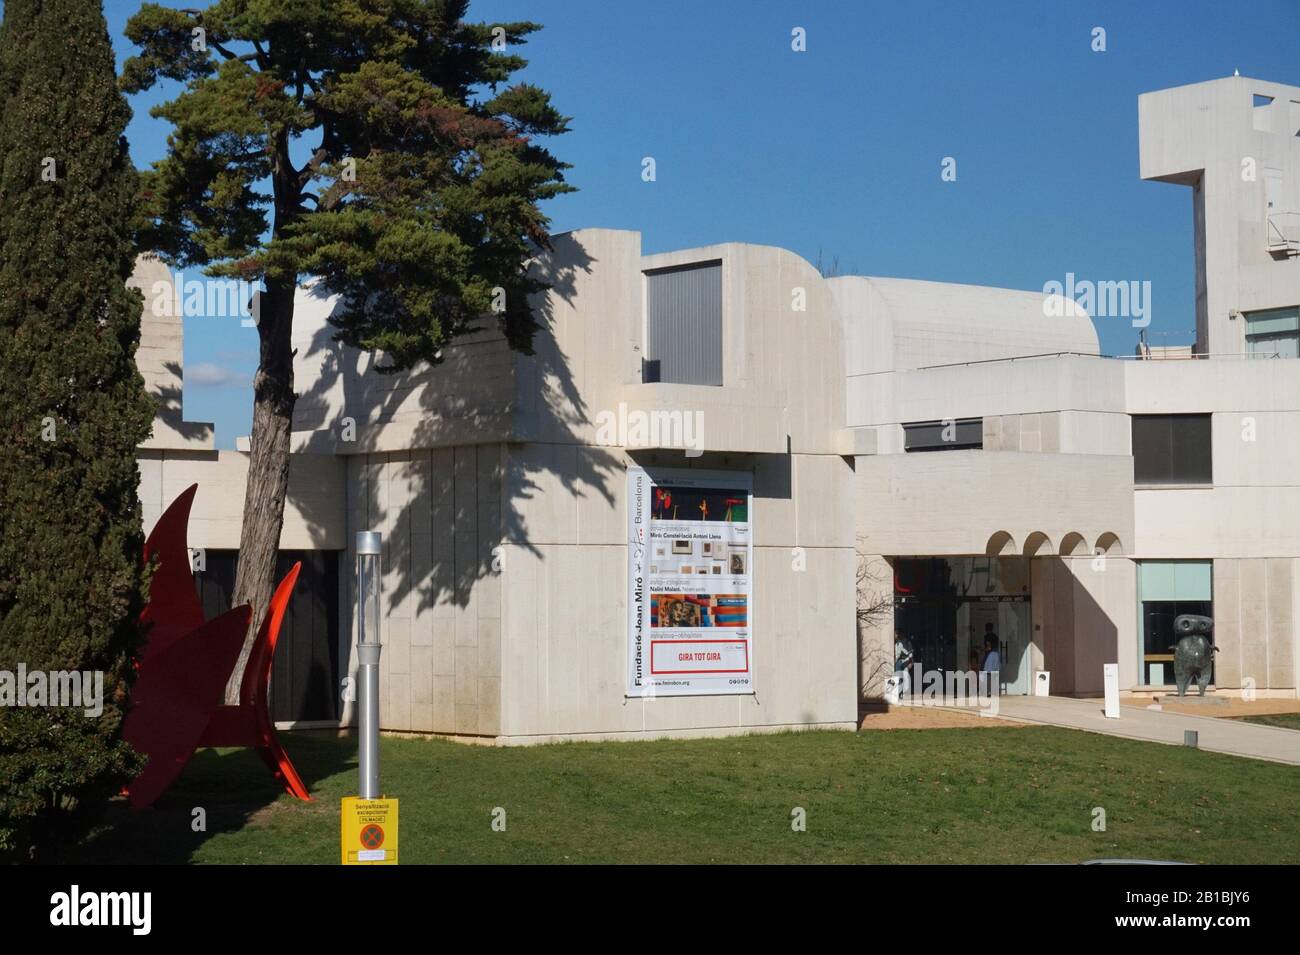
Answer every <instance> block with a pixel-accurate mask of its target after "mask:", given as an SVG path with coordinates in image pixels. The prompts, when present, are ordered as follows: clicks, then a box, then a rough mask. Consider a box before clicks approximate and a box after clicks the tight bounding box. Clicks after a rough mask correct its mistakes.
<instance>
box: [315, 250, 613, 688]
mask: <svg viewBox="0 0 1300 955" xmlns="http://www.w3.org/2000/svg"><path fill="white" fill-rule="evenodd" d="M553 241H554V249H553V251H552V252H551V253H549V254H546V255H543V256H541V257H539V259H538V260H536V261H535V262H534V263H533V266H532V268H533V271H534V274H535V275H537V277H539V278H541V279H542V280H543V281H545V282H547V283H549V284H550V286H551V291H550V293H549V294H547V293H540V294H538V295H536V296H534V298H533V299H532V303H533V307H534V317H535V318H536V320H537V322H538V325H539V328H538V330H537V334H536V336H535V338H534V343H533V344H534V350H535V351H534V354H533V355H531V356H525V355H522V354H520V353H518V352H515V351H512V350H511V349H510V348H509V346H508V345H507V343H506V341H505V338H504V336H503V335H502V334H501V333H500V331H499V330H498V329H497V328H496V327H495V323H494V321H493V320H491V319H487V320H485V322H484V327H483V328H481V329H479V330H476V331H475V332H473V333H472V334H470V335H468V336H466V337H465V338H463V339H460V340H458V341H457V342H455V343H453V344H452V345H450V346H448V347H447V348H446V349H445V350H444V353H443V357H442V360H441V361H440V362H439V363H438V364H436V365H434V366H429V365H423V366H419V367H416V368H414V369H411V370H409V371H406V372H401V373H396V374H384V375H381V374H377V373H374V372H371V371H370V369H371V368H372V367H373V365H374V364H375V362H376V359H375V357H374V356H372V355H369V354H366V353H364V352H361V351H359V350H357V349H353V348H349V347H346V346H344V345H342V344H341V343H339V342H336V341H334V340H333V334H334V329H333V327H332V326H331V325H329V324H328V322H322V323H319V324H318V326H317V327H314V328H311V329H309V330H307V331H306V332H305V333H304V335H303V337H302V338H301V339H298V340H296V341H295V345H296V347H297V348H298V349H299V367H300V368H302V365H303V364H304V363H305V364H306V366H307V367H308V368H309V369H310V370H311V371H310V375H308V374H307V373H304V372H300V378H301V379H303V380H310V382H311V383H310V386H309V387H308V388H307V389H306V390H304V391H303V392H302V393H300V395H299V398H298V405H297V411H296V413H295V417H294V429H295V431H296V432H311V437H310V438H309V439H308V444H307V446H306V450H320V451H335V452H338V453H343V454H346V455H349V460H348V480H347V482H346V483H347V488H348V500H347V504H346V506H347V511H348V532H349V535H351V534H352V533H354V532H355V531H357V530H361V529H368V528H378V529H382V530H383V531H384V532H385V547H384V551H385V562H386V566H385V578H384V584H383V586H384V593H385V599H386V601H387V602H388V603H389V605H390V606H392V607H405V609H406V613H405V614H404V615H408V616H410V617H411V618H412V619H414V618H415V617H416V615H417V614H420V613H421V612H422V611H426V610H429V609H432V608H435V607H437V606H440V605H447V604H451V605H455V606H459V607H465V606H467V605H468V604H469V602H470V599H471V594H472V593H473V591H474V588H475V585H476V584H477V583H478V582H479V581H481V580H484V579H486V578H489V577H491V576H497V575H499V574H500V573H502V571H501V570H500V568H501V561H500V559H499V556H500V553H501V552H500V551H499V550H498V549H497V548H499V547H500V545H502V544H506V545H513V546H517V547H520V548H523V549H524V550H525V551H526V552H527V553H528V554H531V555H533V556H534V557H537V558H538V559H541V556H542V554H541V551H540V550H539V548H538V546H537V543H536V542H535V541H534V539H533V537H534V535H532V534H530V528H529V527H528V526H527V520H526V518H525V515H524V513H523V511H524V509H525V507H526V506H528V504H529V503H530V502H535V501H536V500H537V499H538V498H540V497H543V496H545V495H547V494H554V495H557V496H560V497H561V498H562V500H561V501H560V502H558V503H557V505H556V507H557V512H558V509H559V508H560V507H568V508H570V509H573V508H576V500H575V499H576V498H580V497H586V496H588V495H592V494H596V495H599V496H600V497H601V498H602V499H603V500H605V501H606V502H608V503H609V504H611V505H612V504H613V503H614V501H615V497H614V492H613V486H614V479H615V476H616V475H620V476H621V474H622V473H623V465H622V461H621V460H620V459H619V458H618V457H617V456H616V455H614V454H612V453H610V452H608V451H605V450H602V449H600V448H592V447H583V448H579V447H578V445H580V444H582V443H584V442H586V443H590V440H589V437H588V435H586V434H584V433H583V429H586V428H588V427H589V426H590V425H591V423H592V422H591V412H590V411H589V409H588V408H587V407H586V404H585V402H584V400H583V397H582V393H581V389H580V384H579V382H578V381H577V380H576V379H575V377H574V372H573V366H572V362H571V360H570V358H569V356H568V355H566V354H565V353H564V351H563V350H562V348H561V347H560V344H559V341H558V336H557V327H558V325H559V323H561V322H570V323H571V322H575V321H581V320H590V313H588V314H587V315H581V314H580V313H578V312H577V311H574V310H573V309H572V305H573V303H574V300H575V296H576V294H577V284H578V282H579V280H580V277H581V276H582V275H586V274H590V273H591V271H592V266H593V264H594V263H595V260H594V259H593V258H592V257H591V255H590V254H589V253H588V252H587V250H586V249H585V248H584V247H583V245H582V243H581V240H580V239H579V238H578V237H576V236H573V235H571V234H566V235H560V236H556V237H555V238H554V240H553ZM309 294H310V295H312V296H313V297H314V298H315V300H316V301H317V302H318V303H319V306H318V307H319V311H320V312H323V311H325V309H327V308H328V307H329V306H328V302H329V297H328V296H327V295H325V293H323V292H320V291H318V290H313V291H311V292H310V293H309ZM300 306H301V301H300ZM349 437H351V438H352V439H353V440H351V441H349V440H348V438H349ZM523 442H528V444H527V446H526V448H525V446H524V445H523ZM525 451H526V452H527V453H525ZM572 514H573V516H574V518H575V519H576V510H572ZM543 543H544V541H543ZM349 585H350V577H349ZM408 601H409V603H408ZM348 605H349V607H350V606H351V601H348ZM343 625H344V627H345V632H347V629H348V628H349V622H346V621H345V622H344V624H343ZM342 665H343V667H344V669H345V670H346V667H347V664H346V662H344V663H343V664H342Z"/></svg>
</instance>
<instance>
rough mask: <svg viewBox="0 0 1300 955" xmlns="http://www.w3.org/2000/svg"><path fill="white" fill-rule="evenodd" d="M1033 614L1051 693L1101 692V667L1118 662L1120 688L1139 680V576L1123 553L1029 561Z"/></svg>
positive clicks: (1036, 638)
mask: <svg viewBox="0 0 1300 955" xmlns="http://www.w3.org/2000/svg"><path fill="white" fill-rule="evenodd" d="M1031 574H1032V581H1033V583H1032V588H1033V600H1032V605H1031V606H1032V609H1031V615H1032V619H1033V627H1034V643H1035V645H1036V646H1039V647H1041V652H1042V663H1041V666H1042V668H1044V669H1046V670H1048V671H1049V672H1050V673H1051V674H1052V678H1051V679H1052V683H1051V687H1052V693H1053V694H1054V695H1057V694H1059V695H1067V696H1090V695H1096V694H1100V693H1101V692H1103V690H1104V684H1103V679H1102V678H1103V672H1104V671H1103V667H1104V665H1105V664H1107V663H1118V664H1119V679H1120V686H1121V687H1131V686H1134V685H1135V684H1136V683H1137V677H1138V669H1137V652H1138V643H1137V611H1136V607H1137V574H1136V572H1135V567H1134V564H1133V562H1132V561H1131V560H1129V559H1128V558H1126V557H1120V556H1112V555H1101V556H1093V557H1072V558H1040V559H1036V560H1034V561H1033V565H1032V569H1031Z"/></svg>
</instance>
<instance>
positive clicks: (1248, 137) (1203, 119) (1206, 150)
mask: <svg viewBox="0 0 1300 955" xmlns="http://www.w3.org/2000/svg"><path fill="white" fill-rule="evenodd" d="M1256 94H1262V95H1264V96H1270V97H1272V98H1273V99H1272V102H1271V104H1269V105H1267V106H1261V107H1256V106H1254V105H1253V104H1254V97H1255V95H1256ZM1138 127H1139V134H1140V150H1139V151H1140V164H1141V174H1142V178H1144V179H1157V180H1162V181H1165V182H1172V183H1176V184H1179V185H1185V186H1191V187H1192V190H1193V196H1192V201H1193V209H1194V222H1195V230H1194V234H1195V240H1196V247H1195V261H1196V285H1197V334H1196V341H1197V350H1198V351H1200V352H1206V353H1210V354H1240V353H1241V352H1242V351H1243V350H1244V347H1245V339H1244V332H1243V327H1244V325H1245V322H1244V321H1243V320H1241V319H1235V320H1234V319H1233V318H1232V317H1231V313H1232V312H1233V311H1254V310H1257V309H1266V308H1280V307H1285V306H1292V305H1297V304H1300V257H1294V256H1290V257H1289V256H1286V255H1275V254H1270V253H1269V252H1268V250H1267V229H1268V216H1269V213H1270V212H1274V213H1276V212H1279V211H1280V212H1283V213H1287V214H1291V215H1292V218H1291V219H1290V220H1289V221H1291V222H1293V223H1296V224H1297V225H1300V148H1297V145H1296V144H1297V139H1296V133H1297V132H1298V131H1300V87H1295V86H1284V85H1282V84H1279V83H1267V82H1264V81H1262V80H1255V79H1250V78H1248V77H1244V76H1234V77H1227V78H1225V79H1219V80H1212V81H1210V82H1207V83H1195V84H1192V85H1190V86H1180V87H1177V88H1175V89H1168V90H1160V91H1158V92H1153V93H1146V94H1144V95H1142V96H1140V97H1139V98H1138ZM1270 178H1273V179H1275V180H1276V182H1277V186H1276V187H1275V199H1276V203H1277V205H1276V206H1275V208H1274V209H1272V210H1270V209H1268V208H1267V207H1266V193H1267V192H1268V187H1267V185H1266V183H1267V181H1268V180H1269V179H1270Z"/></svg>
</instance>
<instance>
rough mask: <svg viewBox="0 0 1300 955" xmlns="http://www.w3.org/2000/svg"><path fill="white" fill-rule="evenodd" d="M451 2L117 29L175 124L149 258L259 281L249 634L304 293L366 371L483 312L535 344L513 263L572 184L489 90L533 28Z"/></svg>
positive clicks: (341, 5)
mask: <svg viewBox="0 0 1300 955" xmlns="http://www.w3.org/2000/svg"><path fill="white" fill-rule="evenodd" d="M467 7H468V2H467V0H367V2H366V3H349V2H339V0H293V2H287V0H285V2H266V0H218V2H216V3H213V4H211V5H210V6H208V7H206V8H204V9H202V10H185V11H182V10H175V9H170V8H167V7H162V6H159V5H157V4H153V3H148V4H145V5H143V6H142V7H141V9H140V11H139V12H138V13H137V14H136V15H135V16H134V17H132V18H131V20H130V22H129V23H128V24H127V29H126V34H127V37H128V38H129V39H130V40H131V41H132V42H133V43H135V44H136V46H137V47H139V48H140V50H141V53H140V55H139V56H136V57H133V58H132V59H130V60H128V61H127V62H126V64H125V65H124V67H123V76H122V86H123V88H124V89H125V90H127V91H128V92H136V91H139V90H143V89H147V88H149V87H151V86H152V85H153V84H154V83H156V82H157V81H158V79H159V78H167V79H171V80H177V81H180V82H182V83H184V84H185V89H184V91H183V92H182V93H181V94H180V95H179V96H178V97H177V98H176V99H174V100H172V101H171V102H168V103H165V104H163V105H161V106H158V107H155V108H154V110H153V115H155V116H158V117H161V118H164V119H166V120H168V121H170V122H171V123H172V125H173V127H174V129H173V132H172V135H171V138H170V140H169V151H168V155H167V157H166V158H165V159H163V160H161V161H160V162H158V163H156V164H155V165H154V167H153V169H152V170H150V171H148V172H145V173H144V174H143V183H142V202H143V207H142V213H143V215H144V216H145V217H146V218H147V219H148V220H149V222H150V224H151V229H150V230H147V233H146V234H147V235H148V236H149V239H148V242H149V245H148V247H149V248H151V249H154V250H156V251H157V252H159V253H160V254H161V255H162V256H163V257H164V259H165V260H167V261H168V262H170V263H171V264H173V265H177V266H181V267H186V266H202V267H204V269H205V271H206V272H207V274H209V275H213V276H223V277H227V278H238V279H244V280H248V281H252V282H261V283H263V284H264V286H265V291H264V292H263V293H262V294H261V295H260V297H259V307H258V315H257V328H258V337H259V344H260V357H259V365H258V369H257V374H256V376H255V378H254V382H253V392H254V394H253V430H252V435H251V454H250V459H249V467H248V482H247V486H246V490H245V497H244V520H243V528H242V533H241V537H240V543H239V567H238V571H237V576H236V581H235V594H234V601H235V603H237V604H244V603H247V604H250V605H251V606H252V607H253V620H254V621H257V620H259V619H261V616H262V613H263V611H264V608H265V607H266V605H267V603H268V601H269V599H270V595H271V588H272V584H273V580H272V574H273V572H274V568H275V558H276V550H277V548H278V546H279V540H280V530H281V528H282V526H283V523H284V500H285V495H286V493H287V490H288V483H289V437H290V430H291V427H292V421H293V408H294V403H295V400H296V397H297V396H296V395H295V393H294V384H293V353H292V348H291V344H290V341H291V332H292V324H293V310H294V292H295V289H296V287H297V284H298V282H299V280H300V278H302V277H304V276H308V275H315V276H318V277H320V279H321V281H322V284H323V287H324V288H325V289H326V290H328V291H331V292H336V293H338V294H339V295H340V299H341V307H340V309H339V310H338V311H337V312H336V316H335V321H336V325H337V334H336V337H337V338H339V339H340V340H342V341H343V342H344V343H346V344H349V345H352V346H355V347H359V348H363V349H368V350H374V351H377V352H380V353H381V355H380V361H379V363H378V367H379V369H380V370H385V371H396V370H402V369H406V368H409V367H411V366H412V365H414V364H416V363H418V362H427V363H429V364H437V362H438V361H439V359H440V358H441V355H442V348H443V346H444V345H445V344H447V343H448V342H450V341H452V340H453V339H455V338H456V337H458V336H460V335H463V334H464V333H466V332H467V331H470V330H472V329H474V328H475V327H476V326H479V325H480V323H481V320H482V319H483V318H484V317H485V316H487V317H489V318H494V319H495V320H496V321H497V322H498V323H499V327H500V328H501V329H502V331H503V332H504V335H505V337H506V339H507V340H508V341H509V343H510V344H511V345H512V346H513V347H515V348H518V349H520V350H522V351H525V352H527V351H528V350H529V349H530V348H531V342H532V335H533V331H534V328H535V327H536V323H535V321H534V319H533V317H532V314H531V311H530V308H529V305H528V296H529V294H530V293H532V292H535V291H537V290H538V289H539V288H541V285H540V283H538V282H536V281H535V280H533V279H531V278H530V277H529V276H528V275H527V274H526V272H525V266H526V262H527V260H528V259H529V257H530V256H531V255H532V254H533V253H534V252H535V251H536V249H537V248H538V247H539V246H543V247H544V246H545V245H546V244H547V228H546V227H547V224H548V223H547V219H546V217H545V216H544V215H542V213H541V212H540V210H539V208H538V203H539V202H540V201H541V200H543V199H546V198H549V197H551V196H554V195H557V194H559V193H561V192H565V191H568V190H569V189H570V188H571V187H570V186H568V185H566V184H565V183H564V181H563V172H562V171H563V169H565V168H567V166H566V164H564V163H562V162H559V161H558V160H557V159H555V157H553V156H552V155H551V154H550V153H549V152H548V151H546V150H545V149H544V148H542V147H541V146H540V145H538V144H537V142H536V139H537V137H540V136H547V135H552V134H556V133H562V132H564V131H566V129H567V120H566V118H565V117H563V116H561V115H560V114H559V113H558V112H556V111H555V109H554V108H553V107H552V106H551V104H550V99H549V96H548V95H547V94H546V93H545V92H543V91H542V90H540V89H538V88H537V87H535V86H531V85H528V84H523V83H519V84H515V85H511V86H507V87H505V88H503V89H499V90H498V87H499V86H501V85H502V84H505V83H506V82H507V81H508V80H509V79H510V77H511V76H512V75H513V74H514V73H515V72H516V71H518V70H520V69H521V68H523V67H524V66H525V65H526V61H525V60H524V59H523V58H522V57H520V56H518V55H517V54H515V53H512V52H508V51H509V49H510V48H511V47H514V46H517V45H519V44H521V43H523V42H524V41H525V38H526V37H527V36H528V35H529V34H531V33H533V32H534V31H536V30H537V29H538V27H537V26H536V25H535V24H532V23H503V24H483V23H468V22H466V21H465V20H464V19H463V18H464V16H465V13H466V9H467ZM295 156H298V157H300V158H298V159H297V160H295V158H294V157H295ZM250 640H251V635H250ZM247 650H248V644H245V655H246V654H247ZM240 669H241V667H236V672H235V674H234V677H233V678H232V681H231V687H232V688H237V686H238V678H239V672H240Z"/></svg>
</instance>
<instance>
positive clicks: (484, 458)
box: [340, 445, 505, 736]
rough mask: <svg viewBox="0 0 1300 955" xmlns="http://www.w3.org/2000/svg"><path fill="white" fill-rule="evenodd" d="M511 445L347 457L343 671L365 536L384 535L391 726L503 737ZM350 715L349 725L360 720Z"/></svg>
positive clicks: (386, 688) (385, 673)
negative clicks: (506, 490) (505, 505)
mask: <svg viewBox="0 0 1300 955" xmlns="http://www.w3.org/2000/svg"><path fill="white" fill-rule="evenodd" d="M504 456H505V450H504V448H503V446H502V445H473V446H463V447H455V448H436V449H433V450H431V451H424V450H414V451H403V452H394V453H386V454H369V455H352V456H349V457H348V458H346V462H347V479H346V486H347V487H346V499H347V525H348V531H349V533H348V538H347V548H348V553H347V559H346V563H345V565H344V566H345V568H346V569H347V572H346V573H345V577H346V581H347V586H346V594H347V596H346V600H345V601H344V611H345V612H344V616H343V620H344V621H346V623H345V625H344V626H343V627H342V628H341V629H342V637H341V639H342V641H343V646H342V647H341V651H342V653H341V657H340V670H341V671H342V672H343V673H345V674H351V675H353V676H354V677H355V674H356V667H357V658H356V642H357V627H356V620H355V619H354V617H353V614H352V613H351V608H352V607H353V606H355V602H356V595H355V593H354V590H355V585H356V580H355V574H354V573H352V572H351V568H354V567H355V566H356V550H355V534H356V532H357V531H361V530H377V531H380V532H381V533H382V534H383V539H384V564H383V584H382V586H383V600H384V612H383V615H382V619H381V623H380V628H381V639H382V642H383V645H384V650H383V654H382V655H381V657H380V685H381V712H380V723H381V725H382V727H383V728H384V729H390V730H412V731H422V732H438V733H453V734H463V735H476V736H495V735H497V734H498V733H499V732H500V728H501V649H502V643H501V620H502V596H501V594H502V579H503V576H502V574H501V573H500V572H498V571H497V570H495V569H494V567H493V558H494V557H495V556H496V555H497V554H499V553H500V552H499V551H497V552H496V553H494V550H493V549H494V548H496V547H498V546H499V545H500V543H501V538H502V521H503V518H502V496H501V495H502V473H503V470H502V469H503V461H504ZM353 710H354V708H353V707H352V706H350V705H349V706H346V707H345V711H344V714H343V718H344V722H351V721H352V720H353V719H354V718H355V713H354V711H353Z"/></svg>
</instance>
